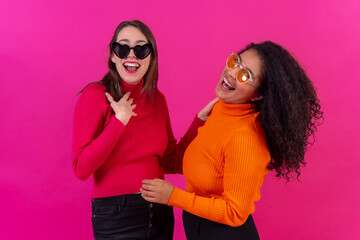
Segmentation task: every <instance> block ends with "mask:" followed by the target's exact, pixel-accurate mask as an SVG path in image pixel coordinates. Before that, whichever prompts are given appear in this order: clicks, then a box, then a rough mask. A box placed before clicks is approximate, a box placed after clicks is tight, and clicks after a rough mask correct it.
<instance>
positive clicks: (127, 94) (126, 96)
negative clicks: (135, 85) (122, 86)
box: [121, 92, 131, 101]
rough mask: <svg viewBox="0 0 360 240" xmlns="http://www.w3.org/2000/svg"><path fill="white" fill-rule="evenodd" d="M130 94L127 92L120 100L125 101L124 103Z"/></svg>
mask: <svg viewBox="0 0 360 240" xmlns="http://www.w3.org/2000/svg"><path fill="white" fill-rule="evenodd" d="M130 94H131V92H127V93H125V94H124V96H123V97H122V98H121V99H125V100H126V101H127V100H128V99H129V97H130Z"/></svg>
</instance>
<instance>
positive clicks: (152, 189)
mask: <svg viewBox="0 0 360 240" xmlns="http://www.w3.org/2000/svg"><path fill="white" fill-rule="evenodd" d="M141 188H142V189H144V190H146V191H149V192H153V191H154V190H155V188H154V185H150V184H146V183H144V184H143V185H141Z"/></svg>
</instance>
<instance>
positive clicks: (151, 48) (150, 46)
mask: <svg viewBox="0 0 360 240" xmlns="http://www.w3.org/2000/svg"><path fill="white" fill-rule="evenodd" d="M116 45H120V46H126V47H127V48H128V53H127V54H126V56H124V57H120V56H119V55H118V54H117V52H116V51H115V50H114V48H115V46H116ZM146 46H149V48H150V52H149V53H148V54H147V55H146V56H145V57H144V58H140V57H138V56H137V51H136V48H137V47H146ZM111 49H112V51H113V53H114V54H115V55H116V56H117V57H118V58H120V59H125V58H126V57H127V56H129V54H130V52H131V49H132V50H134V54H135V56H136V57H137V58H138V59H141V60H143V59H145V58H147V57H148V56H149V55H150V53H151V52H152V51H153V47H152V45H151V43H146V44H144V45H136V46H135V47H130V46H129V45H127V44H121V43H118V42H112V43H111Z"/></svg>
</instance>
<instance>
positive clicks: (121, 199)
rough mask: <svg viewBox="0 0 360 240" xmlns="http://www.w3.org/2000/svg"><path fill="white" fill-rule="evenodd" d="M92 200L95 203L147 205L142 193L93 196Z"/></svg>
mask: <svg viewBox="0 0 360 240" xmlns="http://www.w3.org/2000/svg"><path fill="white" fill-rule="evenodd" d="M91 201H92V202H93V203H95V204H111V205H126V206H137V205H147V202H146V201H145V200H144V199H143V198H142V197H141V194H140V193H132V194H123V195H117V196H111V197H99V198H92V199H91Z"/></svg>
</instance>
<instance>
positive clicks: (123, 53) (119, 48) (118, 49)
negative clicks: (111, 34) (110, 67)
mask: <svg viewBox="0 0 360 240" xmlns="http://www.w3.org/2000/svg"><path fill="white" fill-rule="evenodd" d="M111 46H112V50H113V52H114V53H115V55H116V56H118V57H119V58H121V59H123V58H126V57H127V55H129V53H130V48H129V46H128V45H121V44H120V43H117V42H113V43H112V45H111Z"/></svg>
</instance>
